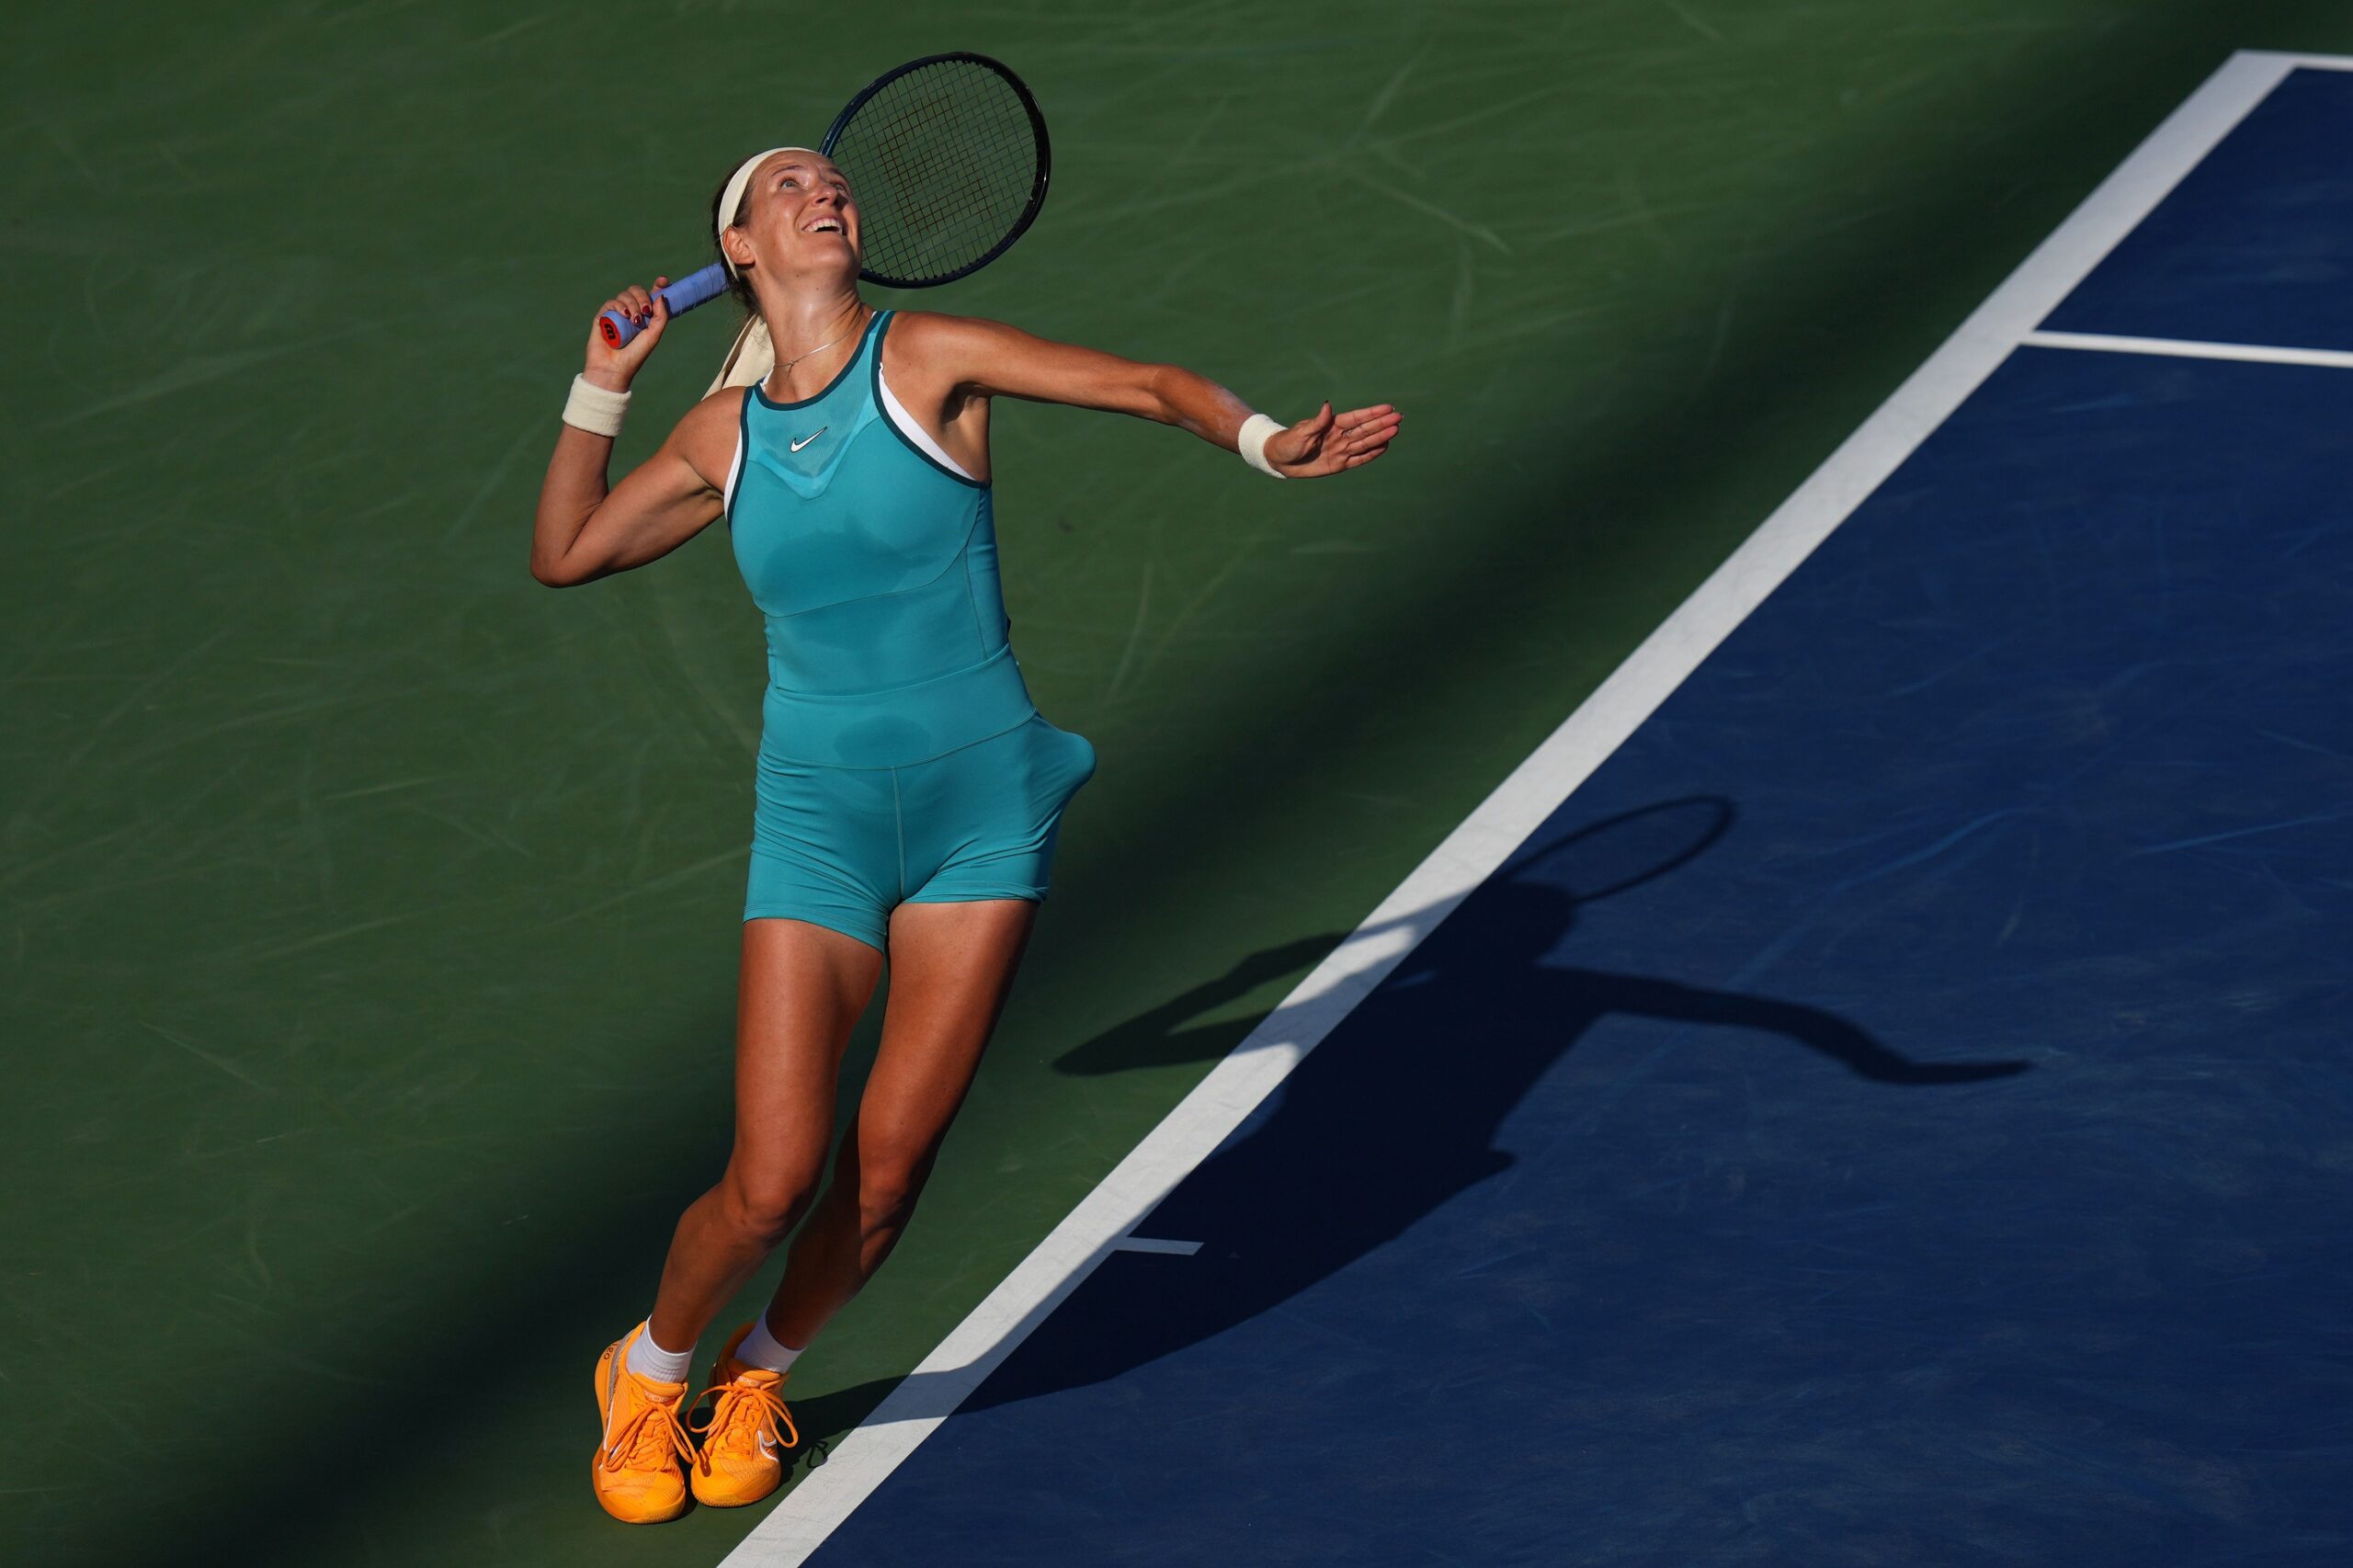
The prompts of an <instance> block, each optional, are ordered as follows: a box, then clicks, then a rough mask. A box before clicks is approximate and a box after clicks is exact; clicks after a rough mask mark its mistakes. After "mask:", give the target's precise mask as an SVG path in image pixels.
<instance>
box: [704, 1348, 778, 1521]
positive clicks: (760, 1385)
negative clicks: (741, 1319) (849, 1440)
mask: <svg viewBox="0 0 2353 1568" xmlns="http://www.w3.org/2000/svg"><path fill="white" fill-rule="evenodd" d="M751 1332H752V1325H751V1324H748V1323H747V1324H745V1325H744V1326H743V1327H741V1328H739V1329H737V1330H736V1331H735V1332H734V1333H733V1335H730V1336H729V1338H728V1341H727V1346H726V1348H725V1349H723V1350H722V1351H720V1353H719V1365H718V1366H717V1367H715V1368H713V1369H711V1379H710V1387H709V1388H707V1389H705V1390H703V1391H702V1392H701V1393H699V1394H697V1395H696V1396H695V1404H697V1405H699V1404H700V1403H702V1402H703V1401H704V1400H706V1399H710V1398H711V1397H712V1396H713V1395H716V1396H718V1397H717V1398H716V1400H715V1401H714V1402H713V1403H712V1404H711V1407H710V1419H709V1420H707V1421H705V1422H704V1423H703V1424H702V1425H701V1426H695V1427H693V1430H695V1431H697V1432H699V1433H701V1434H702V1446H701V1447H700V1448H699V1449H697V1450H696V1452H695V1460H694V1466H693V1468H692V1469H691V1470H690V1471H688V1482H689V1483H692V1485H693V1487H694V1493H695V1499H696V1501H698V1502H700V1503H708V1504H709V1505H710V1506H712V1507H714V1508H740V1507H742V1506H744V1505H745V1504H746V1503H756V1502H758V1501H759V1500H760V1499H761V1498H763V1497H765V1496H767V1494H769V1493H771V1492H773V1491H775V1490H776V1489H777V1488H778V1486H779V1485H781V1484H782V1483H783V1482H784V1467H785V1463H786V1458H785V1456H786V1455H788V1454H789V1453H790V1452H791V1450H792V1449H796V1448H799V1447H800V1446H801V1430H800V1428H799V1427H797V1426H793V1424H792V1412H791V1411H790V1410H788V1409H786V1408H785V1404H784V1397H783V1394H782V1392H781V1391H782V1389H783V1387H784V1379H785V1374H784V1373H782V1372H772V1371H770V1370H768V1369H767V1368H766V1367H755V1366H752V1365H751V1364H749V1363H748V1362H744V1361H738V1360H737V1359H735V1347H736V1346H739V1345H741V1344H743V1343H744V1336H745V1335H747V1334H749V1333H751ZM688 1409H689V1410H690V1411H691V1410H692V1409H693V1406H691V1405H690V1406H688Z"/></svg>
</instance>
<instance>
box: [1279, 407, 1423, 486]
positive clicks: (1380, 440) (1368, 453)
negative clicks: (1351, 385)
mask: <svg viewBox="0 0 2353 1568" xmlns="http://www.w3.org/2000/svg"><path fill="white" fill-rule="evenodd" d="M1404 418H1405V416H1404V415H1402V414H1400V413H1398V412H1397V410H1396V409H1395V408H1393V407H1392V406H1390V405H1389V404H1388V403H1374V404H1373V405H1372V406H1371V407H1370V408H1352V409H1350V410H1348V412H1347V413H1346V414H1334V413H1333V412H1332V405H1331V404H1330V403H1325V404H1324V406H1323V407H1322V408H1321V409H1319V410H1318V411H1316V413H1315V414H1313V415H1311V416H1309V417H1308V418H1305V419H1302V420H1301V421H1300V422H1299V423H1298V424H1296V425H1294V426H1291V427H1290V429H1288V430H1279V431H1277V432H1276V433H1275V434H1273V435H1271V436H1269V437H1267V461H1268V462H1270V463H1272V464H1274V465H1275V467H1276V468H1277V469H1279V470H1280V471H1281V472H1282V476H1283V477H1284V478H1285V479H1314V478H1317V477H1318V476H1320V475H1323V474H1327V473H1337V472H1340V471H1341V470H1342V469H1344V468H1360V467H1362V466H1363V465H1364V464H1366V463H1369V462H1370V461H1371V460H1373V459H1375V458H1377V457H1379V456H1380V455H1381V453H1383V452H1385V451H1387V450H1388V449H1389V443H1390V441H1391V440H1392V438H1393V437H1395V436H1396V434H1397V431H1398V429H1399V427H1400V426H1402V425H1403V424H1404Z"/></svg>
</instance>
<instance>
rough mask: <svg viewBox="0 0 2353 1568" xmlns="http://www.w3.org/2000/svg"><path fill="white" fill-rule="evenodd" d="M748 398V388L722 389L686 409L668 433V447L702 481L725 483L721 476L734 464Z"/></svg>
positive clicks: (749, 393) (749, 391) (749, 392)
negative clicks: (669, 445) (679, 455)
mask: <svg viewBox="0 0 2353 1568" xmlns="http://www.w3.org/2000/svg"><path fill="white" fill-rule="evenodd" d="M751 395H752V393H751V389H750V388H748V387H722V388H720V389H719V390H718V391H717V392H711V393H710V394H709V395H707V396H706V397H704V398H703V400H702V401H701V402H699V403H696V404H695V405H694V406H693V407H692V408H689V409H688V410H687V412H686V413H685V415H682V416H681V417H680V418H679V420H678V423H677V426H676V428H675V429H674V430H673V431H672V432H671V435H670V442H671V445H673V446H674V447H676V449H678V451H679V452H680V453H681V454H682V455H683V456H684V457H685V458H686V460H687V461H688V463H690V464H692V465H693V466H694V470H695V472H697V473H699V474H700V475H701V476H702V477H703V478H704V479H706V480H710V481H711V482H712V483H717V484H723V483H725V477H724V476H725V474H726V472H727V471H728V470H729V469H730V468H733V466H734V463H735V442H736V437H737V435H738V433H739V432H740V430H741V428H742V425H743V418H744V404H745V402H746V400H748V399H749V398H750V397H751ZM714 476H717V477H716V478H714Z"/></svg>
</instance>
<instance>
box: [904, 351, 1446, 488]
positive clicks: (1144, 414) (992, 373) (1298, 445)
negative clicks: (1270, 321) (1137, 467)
mask: <svg viewBox="0 0 2353 1568" xmlns="http://www.w3.org/2000/svg"><path fill="white" fill-rule="evenodd" d="M904 319H905V320H906V322H907V324H909V325H914V326H915V327H916V328H917V330H916V332H915V334H913V337H914V339H915V341H914V342H913V343H912V344H910V347H912V348H914V349H915V353H916V354H917V356H918V357H919V358H921V359H922V360H923V361H924V364H925V367H926V369H928V370H930V371H931V373H932V375H933V376H934V377H935V378H937V379H939V380H944V381H948V382H949V383H950V384H952V385H954V386H955V387H956V388H957V389H958V390H959V391H960V392H962V393H963V394H965V395H967V396H977V397H1018V398H1027V399H1029V400H1030V401H1032V402H1035V403H1069V404H1071V405H1073V406H1074V407H1078V408H1100V409H1107V410H1108V411H1110V412H1112V413H1115V414H1131V415H1135V416H1136V417H1137V418H1139V419H1152V420H1157V421H1158V422H1159V423H1161V424H1163V425H1174V426H1178V427H1179V428H1181V429H1185V430H1189V431H1191V432H1192V433H1193V434H1194V435H1196V436H1199V437H1200V438H1201V439H1202V440H1204V441H1207V442H1209V443H1210V444H1211V446H1215V447H1222V448H1224V449H1226V450H1227V451H1229V452H1231V451H1235V450H1238V449H1239V448H1238V446H1237V440H1238V437H1239V436H1240V433H1241V430H1242V426H1243V422H1244V421H1245V420H1247V419H1248V418H1249V417H1250V415H1251V413H1252V410H1251V407H1250V405H1249V404H1248V403H1245V402H1243V401H1242V400H1241V399H1240V398H1238V397H1236V396H1234V395H1233V393H1232V392H1228V391H1227V390H1226V389H1225V388H1223V387H1222V386H1220V385H1218V383H1217V382H1215V381H1211V380H1210V379H1209V378H1208V377H1207V376H1203V375H1200V374H1199V373H1197V372H1195V371H1192V370H1188V369H1185V368H1184V367H1183V366H1182V365H1155V364H1146V363H1144V362H1142V361H1140V360H1135V359H1123V358H1120V356H1119V355H1117V354H1106V353H1104V352H1103V351H1102V350H1101V349H1099V348H1085V347H1080V346H1078V345H1077V344H1074V343H1056V342H1054V341H1053V340H1052V339H1051V338H1044V337H1038V336H1035V335H1031V334H1029V333H1026V332H1023V331H1022V330H1021V329H1020V328H1019V327H1015V326H1007V325H1006V324H1005V323H1003V322H997V321H989V320H986V319H985V318H983V317H980V316H951V315H945V314H941V313H938V312H930V311H926V312H920V313H918V312H904ZM1403 423H1404V415H1402V414H1400V413H1399V412H1398V411H1397V410H1396V409H1395V408H1394V407H1393V406H1392V405H1391V404H1389V403H1374V404H1372V405H1370V407H1366V408H1352V409H1350V410H1348V411H1347V413H1345V414H1335V413H1333V412H1332V405H1331V404H1330V403H1325V404H1324V406H1323V407H1322V408H1321V409H1319V410H1318V411H1317V412H1316V413H1314V414H1313V415H1309V416H1308V417H1307V418H1305V419H1302V420H1301V421H1299V422H1298V423H1297V424H1295V425H1292V426H1290V427H1289V428H1288V429H1285V430H1281V431H1279V432H1277V433H1276V434H1274V435H1272V436H1270V437H1267V451H1266V456H1267V461H1269V462H1271V463H1272V464H1274V466H1275V467H1276V469H1278V470H1279V472H1281V473H1282V474H1283V475H1284V476H1285V477H1286V478H1292V479H1307V478H1312V477H1314V476H1317V475H1321V474H1327V473H1337V472H1340V471H1341V470H1343V469H1350V468H1360V467H1362V466H1363V465H1364V464H1366V463H1369V462H1370V461H1372V460H1373V459H1375V458H1377V457H1379V456H1380V455H1381V453H1382V452H1384V451H1386V450H1387V449H1388V448H1389V443H1390V441H1391V440H1392V438H1393V437H1395V436H1396V434H1397V432H1398V429H1399V427H1400V426H1402V425H1403Z"/></svg>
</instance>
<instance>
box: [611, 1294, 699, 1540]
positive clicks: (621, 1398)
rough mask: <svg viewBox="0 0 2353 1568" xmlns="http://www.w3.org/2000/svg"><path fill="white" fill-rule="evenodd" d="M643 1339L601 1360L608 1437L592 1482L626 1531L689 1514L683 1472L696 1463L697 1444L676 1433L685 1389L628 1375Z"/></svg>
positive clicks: (623, 1340)
mask: <svg viewBox="0 0 2353 1568" xmlns="http://www.w3.org/2000/svg"><path fill="white" fill-rule="evenodd" d="M644 1332H645V1325H644V1324H642V1323H641V1324H638V1325H637V1326H636V1327H635V1328H632V1329H631V1330H630V1331H629V1332H628V1333H627V1334H624V1335H621V1336H620V1338H619V1339H617V1340H615V1341H614V1342H613V1343H612V1344H610V1345H608V1346H605V1353H604V1354H603V1355H602V1356H599V1357H597V1417H598V1419H599V1420H601V1421H602V1422H603V1423H604V1436H603V1437H602V1438H601V1439H600V1440H599V1441H598V1442H597V1457H596V1460H595V1461H594V1462H593V1463H592V1465H591V1466H590V1468H589V1472H588V1474H589V1479H590V1481H591V1482H593V1483H595V1485H596V1488H597V1502H599V1503H601V1504H603V1505H604V1506H605V1512H607V1513H608V1514H610V1515H612V1517H615V1518H617V1519H619V1520H620V1521H621V1522H622V1523H623V1524H628V1525H658V1524H660V1523H661V1522H662V1521H663V1520H665V1519H675V1518H676V1517H678V1516H679V1515H680V1514H683V1513H685V1512H686V1511H687V1477H686V1471H685V1469H684V1465H685V1464H686V1463H691V1462H692V1461H693V1460H694V1457H695V1449H694V1443H693V1441H692V1439H690V1438H689V1437H688V1436H687V1432H686V1428H685V1427H683V1426H679V1425H678V1409H679V1406H680V1404H681V1403H683V1402H684V1401H685V1399H686V1397H687V1385H686V1384H685V1383H683V1382H677V1383H661V1382H655V1381H654V1380H653V1379H651V1378H642V1377H640V1376H638V1375H637V1374H636V1373H635V1372H632V1371H631V1370H630V1369H629V1347H630V1345H631V1341H633V1340H635V1339H636V1338H637V1336H638V1335H641V1334H642V1333H644Z"/></svg>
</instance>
